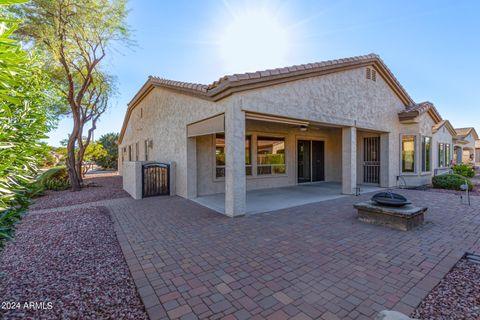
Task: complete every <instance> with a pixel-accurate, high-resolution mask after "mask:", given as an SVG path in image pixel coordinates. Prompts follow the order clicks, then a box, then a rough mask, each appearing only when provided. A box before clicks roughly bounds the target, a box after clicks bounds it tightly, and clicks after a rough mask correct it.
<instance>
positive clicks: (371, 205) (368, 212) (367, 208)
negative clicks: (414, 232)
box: [354, 191, 427, 231]
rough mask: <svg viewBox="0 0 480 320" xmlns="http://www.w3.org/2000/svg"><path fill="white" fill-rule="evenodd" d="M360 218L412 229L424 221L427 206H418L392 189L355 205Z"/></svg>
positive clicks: (399, 228) (396, 227) (397, 227)
mask: <svg viewBox="0 0 480 320" xmlns="http://www.w3.org/2000/svg"><path fill="white" fill-rule="evenodd" d="M354 207H355V209H357V213H358V219H359V220H360V221H362V222H366V223H370V224H378V225H384V226H387V227H390V228H393V229H397V230H403V231H407V230H411V229H413V228H415V227H417V226H419V225H421V224H422V223H423V221H424V213H425V211H427V208H426V207H416V206H413V205H412V204H411V202H410V201H408V200H407V198H405V197H404V196H402V195H401V194H397V193H393V192H391V191H387V192H380V193H377V194H375V195H374V196H373V197H372V198H371V201H367V202H361V203H357V204H355V205H354Z"/></svg>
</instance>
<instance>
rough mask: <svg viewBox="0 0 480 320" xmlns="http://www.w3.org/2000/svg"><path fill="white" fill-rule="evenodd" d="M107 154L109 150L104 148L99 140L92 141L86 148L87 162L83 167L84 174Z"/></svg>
mask: <svg viewBox="0 0 480 320" xmlns="http://www.w3.org/2000/svg"><path fill="white" fill-rule="evenodd" d="M106 155H107V151H106V150H105V149H104V148H103V146H102V144H100V143H98V142H94V143H90V144H89V145H88V147H87V148H86V149H85V154H84V157H85V158H84V159H85V162H84V165H83V167H82V175H85V173H87V172H88V170H90V169H91V168H92V167H93V165H94V164H96V163H97V162H98V160H99V159H101V158H102V157H105V156H106Z"/></svg>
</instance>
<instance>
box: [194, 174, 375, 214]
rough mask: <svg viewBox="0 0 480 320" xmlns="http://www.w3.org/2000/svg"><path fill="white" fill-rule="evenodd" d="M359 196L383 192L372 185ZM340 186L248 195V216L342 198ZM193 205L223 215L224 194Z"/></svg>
mask: <svg viewBox="0 0 480 320" xmlns="http://www.w3.org/2000/svg"><path fill="white" fill-rule="evenodd" d="M359 187H360V193H361V194H363V193H368V192H374V191H380V190H383V188H380V187H377V186H371V185H360V186H359ZM345 196H346V195H344V194H342V184H341V183H340V182H317V183H308V184H299V185H296V186H290V187H281V188H268V189H259V190H249V191H247V212H246V213H247V214H255V213H261V212H269V211H275V210H280V209H286V208H291V207H296V206H301V205H304V204H308V203H314V202H320V201H326V200H332V199H337V198H342V197H345ZM192 200H193V201H195V202H197V203H198V204H201V205H202V206H205V207H207V208H209V209H212V210H215V211H217V212H220V213H225V193H217V194H213V195H208V196H200V197H197V198H195V199H192Z"/></svg>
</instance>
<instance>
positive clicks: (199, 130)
mask: <svg viewBox="0 0 480 320" xmlns="http://www.w3.org/2000/svg"><path fill="white" fill-rule="evenodd" d="M219 132H225V114H224V113H222V114H219V115H215V116H213V117H210V118H206V119H203V120H200V121H197V122H194V123H191V124H189V125H187V137H188V138H193V137H198V136H205V135H209V134H214V133H219Z"/></svg>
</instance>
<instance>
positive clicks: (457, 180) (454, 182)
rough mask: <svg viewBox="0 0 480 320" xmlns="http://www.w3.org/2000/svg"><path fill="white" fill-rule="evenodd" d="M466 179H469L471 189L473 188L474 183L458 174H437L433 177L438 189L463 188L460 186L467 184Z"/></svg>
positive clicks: (434, 185)
mask: <svg viewBox="0 0 480 320" xmlns="http://www.w3.org/2000/svg"><path fill="white" fill-rule="evenodd" d="M465 180H467V183H468V188H469V190H472V189H473V184H472V183H471V182H470V180H469V179H466V178H465V177H463V176H461V175H458V174H444V175H441V176H435V177H433V179H432V184H433V187H434V188H437V189H449V190H461V188H460V186H461V185H462V184H465Z"/></svg>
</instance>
